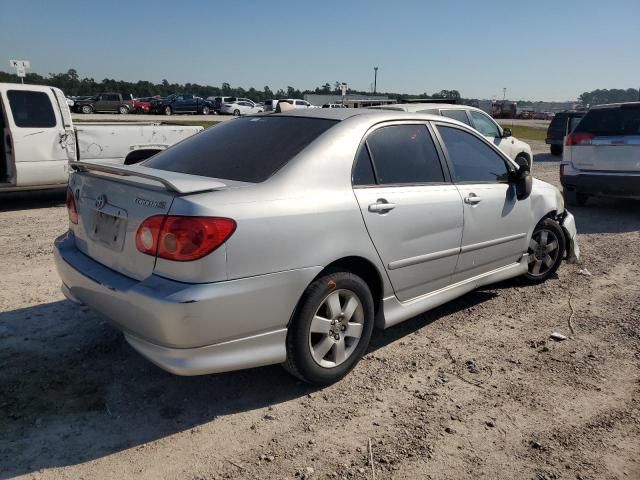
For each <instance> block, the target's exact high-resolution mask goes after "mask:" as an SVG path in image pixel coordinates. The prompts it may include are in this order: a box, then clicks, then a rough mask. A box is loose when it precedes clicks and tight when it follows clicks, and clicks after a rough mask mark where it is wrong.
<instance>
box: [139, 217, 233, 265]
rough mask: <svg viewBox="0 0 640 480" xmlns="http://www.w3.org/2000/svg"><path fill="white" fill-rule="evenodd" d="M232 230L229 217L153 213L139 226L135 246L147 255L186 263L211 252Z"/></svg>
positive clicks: (226, 238) (231, 221)
mask: <svg viewBox="0 0 640 480" xmlns="http://www.w3.org/2000/svg"><path fill="white" fill-rule="evenodd" d="M235 229H236V222H235V221H234V220H232V219H230V218H222V217H183V216H177V215H166V216H165V215H155V216H153V217H149V218H147V219H146V220H145V221H144V222H142V224H141V225H140V227H138V231H137V233H136V247H137V248H138V250H139V251H140V252H142V253H145V254H147V255H153V256H158V257H159V258H164V259H167V260H175V261H178V262H187V261H190V260H197V259H199V258H202V257H204V256H205V255H208V254H210V253H211V252H213V251H214V250H215V249H216V248H218V247H219V246H220V245H222V244H223V243H224V242H226V241H227V240H228V239H229V237H230V236H231V235H232V234H233V232H234V231H235Z"/></svg>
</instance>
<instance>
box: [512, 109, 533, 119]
mask: <svg viewBox="0 0 640 480" xmlns="http://www.w3.org/2000/svg"><path fill="white" fill-rule="evenodd" d="M534 115H535V112H534V111H533V110H521V111H520V112H518V114H517V115H516V118H519V119H520V120H531V119H532V118H533V116H534Z"/></svg>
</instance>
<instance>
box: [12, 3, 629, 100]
mask: <svg viewBox="0 0 640 480" xmlns="http://www.w3.org/2000/svg"><path fill="white" fill-rule="evenodd" d="M1 5H2V14H1V15H0V62H1V63H0V70H4V71H9V70H10V68H9V63H8V60H9V59H11V58H18V59H28V60H30V61H31V65H32V69H31V71H34V72H37V73H41V74H46V73H49V72H62V71H66V70H67V69H69V68H72V67H73V68H76V69H77V70H78V72H79V74H80V75H81V76H89V77H93V78H95V79H96V80H101V79H103V78H107V77H108V78H115V79H124V80H150V81H154V82H159V81H160V80H162V79H163V78H166V79H167V80H169V81H170V82H180V83H183V82H189V81H190V82H195V83H201V84H209V85H220V84H221V83H222V82H229V83H231V84H232V85H234V86H242V87H245V88H248V87H250V86H254V87H256V88H259V89H261V88H262V87H264V86H265V85H268V86H270V87H271V89H272V90H274V91H275V90H276V89H278V88H286V87H287V86H288V85H291V86H294V87H296V88H300V89H305V88H315V87H316V86H319V85H322V84H324V83H325V82H330V83H332V84H333V82H335V81H345V82H348V84H349V85H350V86H352V87H353V88H357V89H369V87H370V84H371V83H372V82H373V67H374V66H376V65H377V66H378V67H379V71H378V91H396V92H397V91H401V92H407V93H421V92H424V91H426V92H428V93H432V92H435V91H439V90H441V89H445V88H446V89H457V90H459V91H460V92H461V93H462V94H463V96H465V97H477V98H492V97H493V96H497V97H502V88H503V87H506V88H507V96H508V97H510V98H514V99H522V98H526V99H541V100H565V99H574V98H575V97H576V96H577V95H579V94H580V93H582V92H583V91H588V90H592V89H595V88H629V87H634V88H638V87H639V86H640V53H639V50H638V47H639V45H640V0H608V1H602V0H599V1H593V0H583V1H577V0H575V1H574V0H564V1H563V0H555V1H547V0H538V1H527V2H519V1H517V0H510V1H500V0H493V1H492V0H484V1H473V0H466V1H464V0H452V1H438V2H435V1H434V2H431V1H426V0H423V1H409V0H407V1H403V0H394V1H390V0H388V1H374V0H370V1H348V0H343V1H334V0H322V1H314V2H306V1H298V2H296V1H284V0H282V1H280V0H270V1H258V0H254V1H242V0H235V1H226V2H218V1H205V0H202V1H193V0H182V1H181V2H176V1H171V2H169V1H164V0H158V1H153V2H143V1H137V0H129V1H122V0H112V1H110V2H91V1H82V2H81V1H71V0H69V1H65V0H59V1H55V2H54V1H50V0H49V1H41V0H19V1H17V0H2V2H1ZM94 5H96V6H94Z"/></svg>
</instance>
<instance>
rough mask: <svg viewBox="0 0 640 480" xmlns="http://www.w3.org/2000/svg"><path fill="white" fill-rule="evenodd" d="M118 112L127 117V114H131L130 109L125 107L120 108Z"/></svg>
mask: <svg viewBox="0 0 640 480" xmlns="http://www.w3.org/2000/svg"><path fill="white" fill-rule="evenodd" d="M118 112H120V115H126V114H127V113H129V109H128V108H127V107H125V106H121V107H120V108H118Z"/></svg>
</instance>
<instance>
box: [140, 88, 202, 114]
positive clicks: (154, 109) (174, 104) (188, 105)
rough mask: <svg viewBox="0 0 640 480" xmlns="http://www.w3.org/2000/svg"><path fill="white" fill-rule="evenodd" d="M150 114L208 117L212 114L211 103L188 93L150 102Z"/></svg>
mask: <svg viewBox="0 0 640 480" xmlns="http://www.w3.org/2000/svg"><path fill="white" fill-rule="evenodd" d="M150 110H151V113H162V114H164V115H172V114H174V113H197V114H200V115H209V114H210V113H211V112H213V103H212V102H210V101H209V100H205V99H203V98H200V97H196V96H195V95H191V94H190V93H184V94H173V95H169V96H168V97H167V98H160V99H157V100H152V101H151V107H150Z"/></svg>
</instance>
